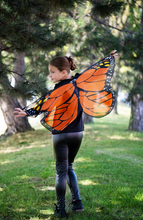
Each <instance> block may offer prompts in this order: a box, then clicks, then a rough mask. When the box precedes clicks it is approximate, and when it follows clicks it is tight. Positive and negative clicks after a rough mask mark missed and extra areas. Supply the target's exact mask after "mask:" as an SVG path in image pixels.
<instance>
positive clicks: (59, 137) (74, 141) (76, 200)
mask: <svg viewBox="0 0 143 220" xmlns="http://www.w3.org/2000/svg"><path fill="white" fill-rule="evenodd" d="M115 52H116V50H114V51H112V52H111V53H110V54H113V53H114V54H113V56H114V58H116V57H117V56H118V54H116V53H115ZM75 69H76V65H75V61H74V59H73V58H71V57H56V58H54V59H53V60H52V61H51V62H50V63H49V73H50V74H49V77H50V78H51V80H52V81H53V83H56V85H55V89H57V88H59V87H61V86H62V85H65V84H67V83H69V82H70V81H71V80H72V79H74V78H75V79H76V78H78V76H79V74H76V75H75V76H74V77H72V76H71V74H70V70H75ZM14 113H15V114H17V115H16V116H15V117H25V116H30V115H31V116H32V115H34V111H32V109H29V110H25V111H24V110H22V109H20V108H16V109H15V111H14ZM83 130H84V126H83V121H82V108H81V106H80V104H79V109H78V115H77V117H76V119H75V120H74V121H73V122H72V123H70V124H69V125H68V126H67V127H66V128H65V129H64V130H62V131H60V132H58V131H55V130H53V131H52V139H53V147H54V154H55V160H56V195H57V205H56V210H55V213H54V215H56V216H59V217H63V218H66V217H67V214H66V211H65V192H66V181H67V183H68V185H69V187H70V190H71V194H72V204H73V206H72V210H73V211H76V212H81V211H84V207H83V204H82V202H81V197H80V193H79V188H78V182H77V177H76V174H75V172H74V170H73V167H72V166H73V162H74V159H75V156H76V155H77V152H78V150H79V148H80V145H81V141H82V137H83Z"/></svg>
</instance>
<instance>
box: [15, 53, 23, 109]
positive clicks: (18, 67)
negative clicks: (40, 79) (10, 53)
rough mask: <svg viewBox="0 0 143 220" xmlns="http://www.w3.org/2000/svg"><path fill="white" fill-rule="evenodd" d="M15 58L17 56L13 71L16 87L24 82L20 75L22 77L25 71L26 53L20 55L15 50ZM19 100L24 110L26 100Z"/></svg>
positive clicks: (20, 98)
mask: <svg viewBox="0 0 143 220" xmlns="http://www.w3.org/2000/svg"><path fill="white" fill-rule="evenodd" d="M14 56H15V63H14V68H13V71H14V72H15V74H14V78H15V86H16V85H17V84H18V83H20V82H21V81H22V77H21V76H20V75H22V74H23V73H24V71H25V62H24V57H25V53H24V52H21V53H20V52H17V51H16V50H15V51H14ZM16 73H18V74H16ZM17 100H18V102H19V104H20V106H21V107H22V108H23V107H24V106H26V100H24V99H23V98H22V97H19V98H18V99H17Z"/></svg>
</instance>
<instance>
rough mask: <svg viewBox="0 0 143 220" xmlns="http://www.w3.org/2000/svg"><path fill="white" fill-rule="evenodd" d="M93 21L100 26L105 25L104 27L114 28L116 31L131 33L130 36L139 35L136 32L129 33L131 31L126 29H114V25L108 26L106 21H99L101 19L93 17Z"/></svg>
mask: <svg viewBox="0 0 143 220" xmlns="http://www.w3.org/2000/svg"><path fill="white" fill-rule="evenodd" d="M92 19H93V20H95V21H97V22H98V23H99V24H103V25H104V26H107V27H110V28H112V29H116V30H118V31H122V32H126V33H130V34H136V35H138V33H136V32H133V31H129V30H125V29H120V28H117V27H114V26H112V25H109V24H106V23H105V22H104V21H102V20H101V19H99V18H96V17H93V16H92Z"/></svg>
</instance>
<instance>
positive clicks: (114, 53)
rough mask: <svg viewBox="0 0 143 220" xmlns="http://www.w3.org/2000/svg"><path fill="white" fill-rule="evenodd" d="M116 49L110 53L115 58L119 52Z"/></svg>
mask: <svg viewBox="0 0 143 220" xmlns="http://www.w3.org/2000/svg"><path fill="white" fill-rule="evenodd" d="M116 51H117V50H112V51H111V53H110V54H111V55H112V56H113V57H114V59H115V58H117V57H118V54H117V53H116Z"/></svg>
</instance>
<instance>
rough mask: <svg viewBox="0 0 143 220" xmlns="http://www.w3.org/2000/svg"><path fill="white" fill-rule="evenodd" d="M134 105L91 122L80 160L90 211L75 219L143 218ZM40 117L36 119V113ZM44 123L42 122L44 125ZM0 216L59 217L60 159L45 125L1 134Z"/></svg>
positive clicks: (139, 141) (142, 150)
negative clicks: (131, 116) (131, 123)
mask: <svg viewBox="0 0 143 220" xmlns="http://www.w3.org/2000/svg"><path fill="white" fill-rule="evenodd" d="M128 119H129V109H128V108H127V107H125V106H122V107H120V108H119V114H118V115H111V114H110V115H108V116H106V117H104V118H102V119H96V120H95V121H94V122H95V123H94V124H92V125H86V126H85V131H84V138H83V142H82V145H81V148H80V150H79V152H78V155H77V157H76V159H75V162H74V169H75V172H76V174H77V178H78V183H79V189H80V194H81V198H82V202H83V204H84V209H85V211H84V212H82V213H74V212H72V211H71V206H70V205H69V203H70V202H71V193H70V190H69V188H68V186H67V192H66V210H67V212H68V214H69V215H68V219H69V220H73V219H76V220H83V219H85V220H87V219H90V220H93V219H98V220H103V219H104V220H107V219H110V220H111V219H117V220H119V219H123V220H129V219H134V220H141V219H142V218H143V213H142V206H143V183H142V175H143V171H142V165H143V158H142V154H143V148H142V142H143V134H142V133H139V132H138V133H137V132H129V131H127V126H128ZM34 120H36V119H34ZM40 128H41V127H40ZM0 164H1V170H0V193H1V196H0V219H1V220H5V219H13V220H19V219H23V220H24V219H30V220H40V219H43V220H44V219H51V220H53V219H57V218H56V217H54V216H53V213H54V203H56V192H55V162H54V155H53V149H52V141H51V134H50V133H49V132H48V131H46V130H45V129H41V130H36V131H30V132H25V133H19V134H16V135H13V136H11V137H7V138H6V139H3V140H1V145H0Z"/></svg>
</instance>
